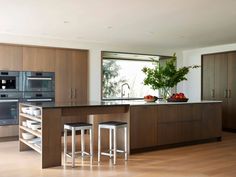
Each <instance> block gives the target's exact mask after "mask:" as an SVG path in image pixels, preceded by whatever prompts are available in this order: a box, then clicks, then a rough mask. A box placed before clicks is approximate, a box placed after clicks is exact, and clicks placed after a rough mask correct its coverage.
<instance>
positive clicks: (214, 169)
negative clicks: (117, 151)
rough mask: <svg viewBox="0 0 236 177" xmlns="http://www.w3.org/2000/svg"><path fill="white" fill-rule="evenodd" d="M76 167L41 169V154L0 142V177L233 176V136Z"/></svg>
mask: <svg viewBox="0 0 236 177" xmlns="http://www.w3.org/2000/svg"><path fill="white" fill-rule="evenodd" d="M77 165H78V167H76V168H73V169H72V168H70V167H66V168H63V167H58V168H50V169H43V170H42V169H40V155H39V154H38V153H36V152H34V151H28V152H19V151H18V142H17V141H12V142H0V176H1V177H46V176H47V177H79V176H86V177H92V176H93V177H96V176H99V177H111V176H112V177H126V176H127V177H154V176H155V177H206V176H213V177H234V176H236V134H233V133H224V134H223V141H222V142H215V143H208V144H201V145H194V146H186V147H181V148H174V149H168V150H160V151H153V152H148V153H142V154H136V155H131V156H130V158H129V161H128V162H127V163H125V162H124V161H123V159H119V160H118V164H117V165H116V166H113V165H111V162H110V161H109V159H108V158H107V157H105V158H103V159H102V162H101V164H100V165H98V164H97V161H96V159H95V162H94V164H93V166H90V165H89V160H88V161H84V163H82V161H81V160H80V161H78V164H77Z"/></svg>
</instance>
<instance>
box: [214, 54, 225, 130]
mask: <svg viewBox="0 0 236 177" xmlns="http://www.w3.org/2000/svg"><path fill="white" fill-rule="evenodd" d="M215 99H216V100H221V101H223V104H222V116H223V117H222V122H223V127H225V121H226V120H227V119H228V118H227V117H228V113H227V109H228V56H227V54H225V53H223V54H215Z"/></svg>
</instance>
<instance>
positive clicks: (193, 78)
mask: <svg viewBox="0 0 236 177" xmlns="http://www.w3.org/2000/svg"><path fill="white" fill-rule="evenodd" d="M233 50H236V43H234V44H227V45H219V46H212V47H206V48H199V49H194V50H185V51H183V61H182V64H183V66H188V65H201V55H203V54H208V53H216V52H224V51H233ZM187 78H188V81H184V82H183V88H182V89H183V90H182V91H183V92H184V93H186V94H187V96H188V97H189V98H190V99H191V100H200V99H201V69H200V68H199V69H194V70H191V71H190V72H189V74H188V76H187Z"/></svg>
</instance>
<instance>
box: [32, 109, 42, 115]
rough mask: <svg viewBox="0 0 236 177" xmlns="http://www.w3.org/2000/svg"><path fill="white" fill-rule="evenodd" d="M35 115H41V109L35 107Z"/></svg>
mask: <svg viewBox="0 0 236 177" xmlns="http://www.w3.org/2000/svg"><path fill="white" fill-rule="evenodd" d="M33 115H34V116H40V115H41V111H40V109H35V110H33Z"/></svg>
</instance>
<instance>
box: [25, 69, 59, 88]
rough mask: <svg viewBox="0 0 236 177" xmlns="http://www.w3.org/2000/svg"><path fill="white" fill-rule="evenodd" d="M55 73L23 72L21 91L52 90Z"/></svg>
mask: <svg viewBox="0 0 236 177" xmlns="http://www.w3.org/2000/svg"><path fill="white" fill-rule="evenodd" d="M54 89H55V73H53V72H23V91H25V92H45V91H46V92H54Z"/></svg>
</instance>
